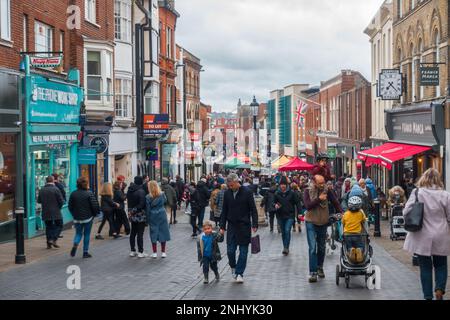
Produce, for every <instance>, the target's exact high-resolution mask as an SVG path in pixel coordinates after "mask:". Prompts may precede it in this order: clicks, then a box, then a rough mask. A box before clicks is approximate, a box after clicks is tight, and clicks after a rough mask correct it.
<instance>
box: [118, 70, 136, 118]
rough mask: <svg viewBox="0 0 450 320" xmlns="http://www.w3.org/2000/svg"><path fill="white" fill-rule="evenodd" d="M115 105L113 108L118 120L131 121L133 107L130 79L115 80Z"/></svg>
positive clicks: (131, 82)
mask: <svg viewBox="0 0 450 320" xmlns="http://www.w3.org/2000/svg"><path fill="white" fill-rule="evenodd" d="M114 82H115V94H114V97H115V99H114V100H115V104H114V108H115V111H116V116H117V117H118V118H124V119H131V118H132V114H131V110H132V107H133V81H132V79H130V78H119V77H117V78H116V79H115V80H114Z"/></svg>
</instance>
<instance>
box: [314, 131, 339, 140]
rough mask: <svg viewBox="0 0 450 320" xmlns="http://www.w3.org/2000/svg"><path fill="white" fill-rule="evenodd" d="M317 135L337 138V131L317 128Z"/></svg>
mask: <svg viewBox="0 0 450 320" xmlns="http://www.w3.org/2000/svg"><path fill="white" fill-rule="evenodd" d="M317 136H318V137H321V138H339V133H337V132H335V131H325V130H319V131H317Z"/></svg>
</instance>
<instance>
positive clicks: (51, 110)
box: [27, 75, 83, 124]
mask: <svg viewBox="0 0 450 320" xmlns="http://www.w3.org/2000/svg"><path fill="white" fill-rule="evenodd" d="M29 90H30V92H29V93H28V94H29V97H30V100H29V104H30V105H29V106H27V109H28V120H29V122H39V123H65V124H78V123H79V118H80V103H81V101H82V100H83V92H82V89H81V88H80V87H78V86H75V85H72V84H64V83H61V82H56V81H51V79H47V78H44V77H41V76H37V75H35V76H32V77H31V86H30V88H29Z"/></svg>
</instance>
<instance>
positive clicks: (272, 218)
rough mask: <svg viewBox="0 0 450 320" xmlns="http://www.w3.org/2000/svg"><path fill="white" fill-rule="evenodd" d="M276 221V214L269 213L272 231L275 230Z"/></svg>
mask: <svg viewBox="0 0 450 320" xmlns="http://www.w3.org/2000/svg"><path fill="white" fill-rule="evenodd" d="M274 220H275V212H269V225H270V230H273V223H274Z"/></svg>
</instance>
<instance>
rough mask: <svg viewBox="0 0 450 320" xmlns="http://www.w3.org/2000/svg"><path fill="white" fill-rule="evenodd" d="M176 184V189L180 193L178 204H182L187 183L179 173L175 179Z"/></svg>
mask: <svg viewBox="0 0 450 320" xmlns="http://www.w3.org/2000/svg"><path fill="white" fill-rule="evenodd" d="M175 185H176V190H177V195H178V199H177V200H178V206H181V201H182V199H183V193H184V188H185V184H184V181H183V179H182V178H181V177H180V176H179V175H177V177H176V180H175Z"/></svg>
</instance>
